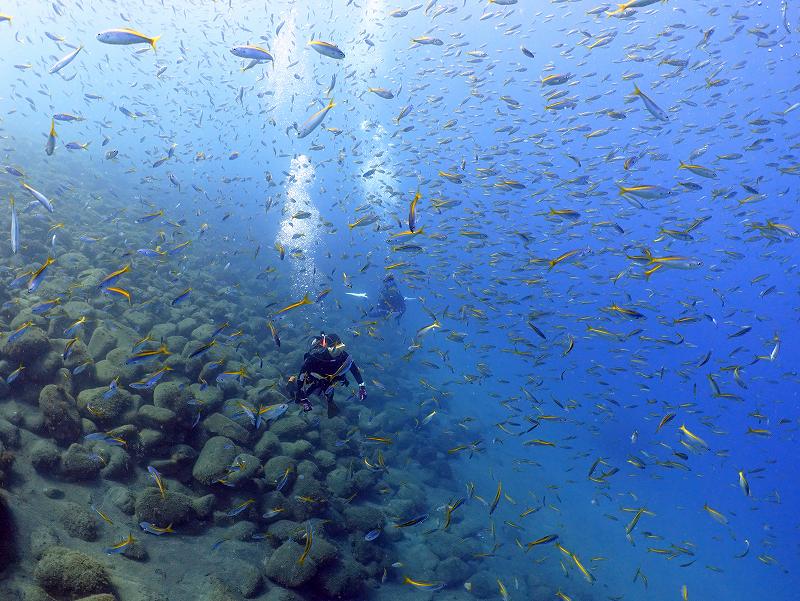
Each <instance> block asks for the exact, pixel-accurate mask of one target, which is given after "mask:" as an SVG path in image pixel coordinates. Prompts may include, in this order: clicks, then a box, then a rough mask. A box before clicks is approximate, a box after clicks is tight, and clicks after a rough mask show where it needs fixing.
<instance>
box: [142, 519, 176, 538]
mask: <svg viewBox="0 0 800 601" xmlns="http://www.w3.org/2000/svg"><path fill="white" fill-rule="evenodd" d="M139 527H140V528H141V529H142V530H144V531H145V532H147V533H148V534H155V535H156V536H161V535H163V534H171V533H174V532H175V531H174V530H173V529H172V524H169V525H167V526H164V527H163V528H160V527H159V526H156V525H155V524H151V523H150V522H139Z"/></svg>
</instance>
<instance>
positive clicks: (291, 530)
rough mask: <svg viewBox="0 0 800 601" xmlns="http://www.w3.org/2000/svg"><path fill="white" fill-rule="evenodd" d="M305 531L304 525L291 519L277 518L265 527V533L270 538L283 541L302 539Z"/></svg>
mask: <svg viewBox="0 0 800 601" xmlns="http://www.w3.org/2000/svg"><path fill="white" fill-rule="evenodd" d="M304 533H305V526H303V524H301V523H300V522H293V521H291V520H278V521H277V522H273V523H272V524H270V525H269V528H267V534H269V536H270V538H272V539H274V540H277V541H280V542H283V541H287V540H294V539H295V538H296V539H297V540H303V538H302V537H303V536H304Z"/></svg>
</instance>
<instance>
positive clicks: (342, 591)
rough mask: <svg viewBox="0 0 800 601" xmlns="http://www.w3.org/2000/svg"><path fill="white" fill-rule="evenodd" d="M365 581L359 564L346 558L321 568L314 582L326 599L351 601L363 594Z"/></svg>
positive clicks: (362, 569)
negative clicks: (348, 600) (347, 600)
mask: <svg viewBox="0 0 800 601" xmlns="http://www.w3.org/2000/svg"><path fill="white" fill-rule="evenodd" d="M365 579H366V571H365V570H364V568H363V567H362V566H361V564H359V563H358V562H356V561H353V560H352V559H349V558H348V559H345V560H343V561H340V562H334V563H331V564H330V565H328V566H327V567H325V568H323V569H322V570H321V571H320V573H319V574H318V575H317V579H316V580H317V581H318V582H319V586H320V588H321V589H322V590H323V591H324V592H325V598H326V599H353V598H355V597H358V596H360V595H361V593H362V592H363V588H364V580H365Z"/></svg>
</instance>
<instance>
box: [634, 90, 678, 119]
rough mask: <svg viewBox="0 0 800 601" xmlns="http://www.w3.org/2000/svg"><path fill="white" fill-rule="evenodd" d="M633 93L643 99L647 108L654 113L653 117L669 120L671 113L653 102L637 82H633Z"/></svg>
mask: <svg viewBox="0 0 800 601" xmlns="http://www.w3.org/2000/svg"><path fill="white" fill-rule="evenodd" d="M633 95H634V96H638V97H639V98H641V99H642V102H643V103H644V106H645V108H646V109H647V110H648V112H649V113H650V114H651V115H653V117H655V118H656V119H658V120H659V121H669V115H668V114H667V113H666V111H664V109H662V108H661V107H660V106H658V105H657V104H656V103H655V102H653V100H652V99H651V98H650V97H649V96H648V95H647V94H645V93H644V92H642V91H641V90H640V89H639V86H637V85H636V84H633Z"/></svg>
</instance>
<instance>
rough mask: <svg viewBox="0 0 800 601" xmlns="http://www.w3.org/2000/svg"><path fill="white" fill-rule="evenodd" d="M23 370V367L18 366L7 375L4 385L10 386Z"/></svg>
mask: <svg viewBox="0 0 800 601" xmlns="http://www.w3.org/2000/svg"><path fill="white" fill-rule="evenodd" d="M24 369H25V366H24V365H22V364H21V363H20V365H19V367H18V368H17V369H15V370H14V371H12V372H11V373H10V374H8V377H7V378H6V384H11V383H12V382H13V381H14V380H16V379H17V378H19V376H20V374H21V373H22V370H24Z"/></svg>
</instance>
